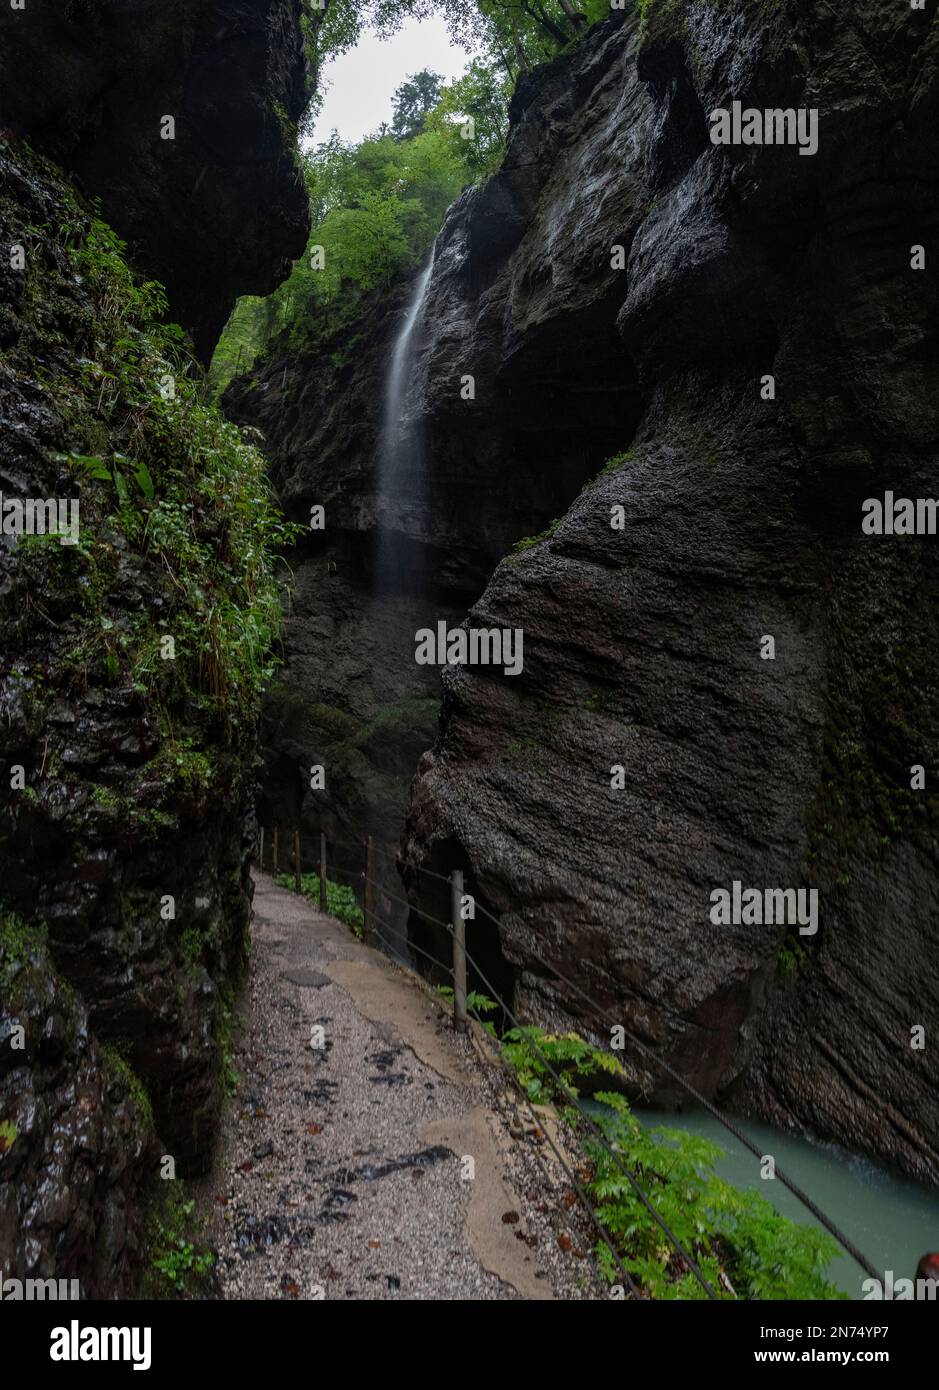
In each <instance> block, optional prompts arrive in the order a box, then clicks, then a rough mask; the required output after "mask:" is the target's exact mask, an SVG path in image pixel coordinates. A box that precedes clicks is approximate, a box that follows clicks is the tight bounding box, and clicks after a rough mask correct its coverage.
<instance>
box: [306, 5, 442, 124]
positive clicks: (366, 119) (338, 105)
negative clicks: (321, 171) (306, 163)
mask: <svg viewBox="0 0 939 1390" xmlns="http://www.w3.org/2000/svg"><path fill="white" fill-rule="evenodd" d="M468 61H469V58H468V55H467V54H466V53H464V52H463V50H462V49H461V48H454V46H453V45H452V44H451V42H450V40H449V38H448V37H447V28H446V25H445V23H444V21H443V19H442V18H440V17H439V16H436V15H435V16H434V17H433V18H432V19H421V20H417V19H412V20H408V21H407V23H405V24H403V25H402V26H401V29H400V30H399V32H398V33H397V34H395V35H394V37H393V38H390V39H384V40H380V39H378V38H376V36H375V35H374V34H373V33H372V32H371V31H369V32H367V33H365V34H363V36H362V38H361V39H360V41H359V42H358V43H357V44H356V46H355V48H353V49H352V50H351V51H350V52H349V53H343V54H341V55H340V56H339V57H338V58H334V59H333V61H332V62H331V63H330V64H329V65H328V66H327V68H326V70H325V73H324V86H325V88H326V99H325V101H324V102H323V108H322V111H321V112H320V115H319V118H318V120H317V122H316V126H315V129H314V132H313V142H312V143H313V144H319V142H320V141H321V140H325V139H326V138H327V137H328V135H329V132H330V131H331V130H333V129H334V128H335V129H337V130H338V131H339V134H340V135H341V136H342V138H343V140H353V141H358V140H362V139H364V137H365V136H366V135H370V134H371V133H372V132H373V131H375V130H377V129H378V127H379V126H380V125H381V123H382V121H387V122H388V124H389V125H390V124H391V114H392V113H391V98H392V95H393V93H394V91H395V89H396V88H397V87H400V85H401V83H402V82H403V81H404V79H405V78H406V77H408V76H409V75H410V74H411V73H413V72H420V71H421V69H422V68H430V69H431V70H432V71H433V72H439V73H442V74H443V76H444V78H445V79H446V80H447V81H448V82H449V81H451V80H452V79H453V78H454V77H460V76H462V74H463V71H464V69H465V67H466V64H467V62H468Z"/></svg>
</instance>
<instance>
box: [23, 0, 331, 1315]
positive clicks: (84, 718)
mask: <svg viewBox="0 0 939 1390" xmlns="http://www.w3.org/2000/svg"><path fill="white" fill-rule="evenodd" d="M183 9H185V15H183ZM222 10H224V11H225V13H224V16H223V17H222V18H220V17H219V16H220V15H221V12H222ZM170 11H172V13H171V12H170ZM210 11H211V12H212V13H211V14H210ZM2 15H3V18H2V21H0V27H2V33H0V52H2V59H0V61H2V63H3V64H4V65H5V71H4V76H3V86H2V93H3V95H2V101H0V104H2V108H3V121H2V122H0V125H3V127H4V130H5V138H4V139H3V140H2V141H0V245H2V247H3V256H2V257H0V492H2V494H3V496H4V497H5V498H11V497H19V498H23V497H26V498H50V497H53V498H55V497H57V498H70V499H73V500H74V499H76V498H77V499H79V500H80V505H81V521H80V535H79V540H78V543H77V544H76V545H74V546H71V545H69V546H63V545H61V544H60V543H59V541H58V539H57V538H55V537H52V538H46V539H45V540H44V539H43V538H42V537H39V538H37V539H36V540H31V539H30V538H28V537H25V538H20V539H17V538H15V537H14V536H12V535H9V534H4V535H3V536H2V538H0V539H2V542H3V544H2V546H0V621H2V625H3V631H4V635H5V640H4V644H3V653H2V658H0V713H2V717H0V784H2V787H3V793H2V798H0V855H2V863H3V882H2V885H0V957H2V959H0V1054H2V1061H0V1122H2V1123H3V1125H4V1126H5V1128H4V1129H3V1130H0V1136H2V1135H5V1136H6V1141H5V1144H4V1145H0V1269H2V1270H3V1272H4V1274H5V1275H7V1276H8V1277H20V1278H22V1277H35V1276H42V1277H53V1276H54V1277H57V1278H67V1277H73V1276H74V1277H78V1278H79V1279H80V1281H81V1285H82V1293H83V1296H116V1295H119V1294H121V1293H122V1292H127V1291H128V1289H130V1288H132V1287H133V1281H134V1279H135V1277H136V1272H137V1267H138V1263H139V1254H140V1225H141V1210H140V1199H141V1197H142V1195H143V1194H144V1190H145V1186H146V1184H148V1183H150V1182H152V1181H153V1180H154V1179H155V1178H156V1177H157V1175H158V1173H159V1172H160V1169H161V1166H162V1167H163V1168H164V1171H165V1164H164V1163H163V1157H164V1156H170V1157H172V1158H173V1160H174V1161H175V1164H176V1172H177V1175H178V1176H181V1177H183V1176H187V1175H191V1174H196V1173H200V1172H202V1171H204V1170H205V1168H206V1166H207V1164H208V1162H209V1160H210V1157H211V1146H212V1143H213V1139H214V1135H215V1130H216V1125H217V1118H218V1113H219V1107H220V1104H221V1091H222V1069H223V1056H224V1045H225V1037H226V1030H227V1028H228V1019H229V1008H230V1000H231V990H232V988H233V986H234V984H235V983H236V981H237V979H238V975H239V971H240V969H241V966H242V963H243V959H244V949H245V938H246V930H247V924H248V920H249V915H250V892H251V885H250V877H249V872H248V861H249V854H250V850H251V846H252V842H253V796H254V763H255V757H256V752H255V719H256V713H257V711H256V705H255V704H254V700H255V696H254V695H253V693H252V688H251V682H250V679H249V675H248V672H247V669H246V668H245V667H243V666H242V665H241V664H240V663H241V661H242V658H243V656H244V655H245V654H246V653H247V652H248V651H249V650H250V649H251V644H252V642H253V640H254V635H253V633H254V625H257V627H258V628H260V629H263V627H264V624H265V622H266V616H265V614H264V613H263V611H261V609H259V608H258V607H257V605H256V604H255V605H254V606H252V601H251V600H249V599H248V598H246V589H255V588H256V587H259V591H263V588H264V578H263V576H262V575H261V574H260V573H259V572H258V571H257V570H256V569H255V570H254V571H253V572H252V574H251V580H250V584H249V585H247V586H246V585H245V584H244V583H243V582H242V579H243V572H242V568H241V567H242V566H243V565H245V566H247V567H250V566H251V565H252V564H254V561H253V560H246V559H245V556H246V553H247V552H248V550H249V549H250V553H251V554H253V555H256V554H257V550H258V544H257V541H258V536H257V533H256V531H255V532H253V533H252V534H251V536H250V537H249V542H250V545H246V544H243V543H241V541H240V540H239V534H240V532H239V527H240V526H241V524H242V523H241V522H240V521H239V516H240V515H241V514H242V512H244V511H247V510H248V505H247V502H246V501H245V499H244V497H243V496H242V495H241V494H242V491H243V490H247V491H248V492H249V493H250V495H251V496H252V498H256V497H257V496H258V494H259V492H260V491H261V490H262V488H263V483H262V477H261V460H260V457H259V456H258V455H257V454H256V453H254V452H253V451H252V450H250V449H249V448H248V447H247V446H246V445H245V444H244V443H243V441H242V440H241V438H240V436H239V435H238V432H237V431H235V430H234V429H233V427H231V426H229V425H226V424H225V423H224V422H223V421H221V420H220V419H219V418H218V417H217V415H215V414H214V413H213V412H212V411H211V409H209V408H207V407H206V406H205V405H204V404H203V402H202V400H201V398H200V388H199V386H198V371H193V370H192V365H191V363H190V362H189V354H188V351H187V348H186V345H185V343H183V342H181V341H180V340H179V339H178V338H177V336H176V334H175V332H174V331H173V330H170V331H165V330H164V329H162V328H161V327H160V326H159V324H158V323H157V322H156V320H157V319H158V318H159V317H160V313H161V310H162V309H163V308H164V307H165V306H164V305H163V304H162V301H161V297H160V295H159V293H158V292H156V291H154V290H153V288H152V287H150V286H144V287H143V288H142V289H141V288H140V284H139V280H138V279H137V278H136V277H135V276H134V275H133V274H132V272H131V270H130V269H129V268H128V265H127V263H126V261H125V258H124V255H123V254H122V252H121V249H120V245H119V243H117V242H116V240H115V239H114V236H113V233H112V232H110V231H109V229H108V228H107V226H106V225H104V224H103V223H101V222H99V221H97V220H96V219H95V217H94V213H93V211H92V209H91V208H90V207H89V204H88V202H87V201H85V200H84V199H83V197H82V196H77V195H76V192H75V188H76V185H80V186H81V189H82V191H83V193H84V194H86V195H87V194H95V195H97V196H98V197H100V198H101V201H102V205H103V209H104V210H105V211H110V212H111V213H112V215H113V216H114V220H115V222H116V223H117V225H118V226H119V227H120V228H121V230H122V231H123V232H124V233H125V235H126V236H127V237H129V238H130V239H131V240H132V242H133V254H134V257H135V264H136V267H137V269H138V270H141V271H143V272H144V274H145V275H146V276H147V277H148V278H149V277H150V276H152V275H153V274H154V272H156V273H157V274H159V275H160V276H161V277H163V278H165V279H166V280H167V282H168V283H169V286H170V291H171V294H170V304H169V311H168V312H169V316H170V317H171V318H178V319H181V320H182V321H183V322H184V323H185V324H186V325H187V326H189V327H191V328H192V330H193V332H194V333H195V334H196V336H197V338H198V339H199V342H200V345H201V349H202V351H203V354H205V353H206V352H207V351H208V350H209V349H210V348H211V345H212V341H213V334H214V331H215V328H216V327H217V326H218V324H219V323H220V322H221V320H222V319H224V317H225V314H226V312H227V306H228V304H229V302H230V300H231V298H232V297H233V295H234V294H236V293H240V292H243V291H247V290H250V289H252V288H254V289H263V288H265V287H267V286H270V285H273V284H274V283H276V281H277V278H278V276H279V275H280V273H281V263H282V261H283V258H284V256H285V255H289V254H291V253H293V252H294V251H295V250H296V249H297V247H296V241H297V240H298V239H299V241H300V244H301V245H302V241H303V235H304V230H305V220H306V216H307V213H306V210H305V200H304V199H303V196H302V192H298V190H297V189H296V188H295V186H294V182H293V176H292V175H291V174H290V169H291V168H292V161H291V155H290V147H289V145H290V142H289V138H288V136H289V132H288V131H287V130H286V129H284V128H282V126H283V122H282V120H281V119H280V117H278V115H277V113H276V112H275V110H274V105H275V103H276V104H278V105H280V104H283V105H284V107H285V108H286V109H287V110H288V111H293V112H296V111H297V104H298V101H299V100H300V93H301V91H302V62H301V59H300V39H299V32H298V29H297V18H298V14H297V7H296V6H295V5H293V4H292V3H284V4H281V3H268V0H257V3H255V4H247V3H245V4H240V5H237V6H225V7H219V6H211V5H202V6H197V7H193V6H188V7H180V6H154V5H140V4H131V3H126V4H110V3H101V4H85V5H79V4H71V5H67V6H65V7H64V8H63V7H62V6H58V7H55V8H54V9H53V7H52V6H51V5H50V6H44V5H42V4H41V3H37V4H34V5H30V6H29V7H28V8H27V10H26V11H22V12H11V11H9V10H4V11H3V12H2ZM213 15H214V17H213ZM239 35H240V36H241V38H242V39H244V40H245V42H244V44H243V45H241V44H240V42H236V39H237V38H238V36H239ZM229 44H234V48H235V51H237V52H238V53H240V54H241V55H242V57H243V59H244V62H243V63H241V62H237V61H235V59H233V58H232V57H231V52H232V50H231V49H230V47H229ZM226 55H227V56H226ZM151 58H152V61H153V63H154V69H153V72H152V74H151V76H150V78H149V79H148V68H147V62H148V61H149V60H150V59H151ZM229 63H231V64H232V66H231V67H230V68H229V70H228V76H227V78H225V80H224V82H222V79H223V77H224V76H225V74H224V72H223V69H225V68H226V65H228V64H229ZM200 64H201V66H200ZM38 65H41V66H42V69H43V73H44V80H43V81H42V82H41V81H40V80H39V76H38V72H39V66H38ZM57 65H60V66H57ZM210 73H215V76H216V78H217V79H218V82H219V83H222V85H223V86H224V88H225V93H226V95H225V100H224V103H223V102H222V101H221V93H220V89H219V88H218V87H216V89H215V96H214V97H211V90H212V89H211V84H210V83H209V81H208V76H209V74H210ZM50 74H52V75H53V76H54V78H55V80H52V78H51V77H50ZM170 77H171V78H172V90H173V92H174V93H175V97H174V100H176V101H177V105H175V106H174V105H173V104H172V103H167V101H166V100H165V99H164V88H163V79H164V78H166V80H167V81H169V79H170ZM298 83H299V84H300V86H299V87H298V86H297V84H298ZM180 84H182V85H180ZM186 87H187V88H188V89H189V91H190V98H189V101H190V105H189V106H186V104H185V102H184V101H183V95H182V93H183V91H184V88H186ZM209 98H211V102H212V103H214V105H213V106H212V110H213V111H214V117H213V119H216V120H217V122H218V126H217V134H218V135H219V136H220V137H221V136H222V135H225V136H226V139H228V140H230V141H231V145H230V146H226V147H225V148H221V149H220V150H219V151H218V158H217V160H215V161H214V162H213V160H212V159H210V157H209V155H208V154H207V153H205V152H203V151H202V149H201V146H199V147H198V149H197V145H198V142H199V141H203V140H204V141H207V140H208V133H207V131H206V129H205V128H203V126H200V125H199V123H198V122H197V121H196V120H195V116H194V111H195V108H196V107H198V109H199V110H200V111H202V112H203V114H204V115H205V118H206V121H208V109H207V108H203V107H201V106H199V102H202V101H203V100H204V99H209ZM179 103H182V105H180V104H179ZM193 103H195V106H193ZM151 104H152V109H151ZM164 110H169V111H173V110H176V111H177V112H179V113H181V115H182V116H185V117H186V119H188V120H189V121H190V123H191V125H192V129H191V130H190V131H189V133H188V134H183V138H182V139H179V140H178V141H177V145H176V148H175V150H174V151H173V153H172V155H169V156H168V155H167V153H166V151H165V150H164V149H162V148H161V146H160V142H159V132H158V124H157V128H156V131H154V130H152V129H151V123H150V116H151V115H152V114H153V112H154V111H158V112H159V113H160V114H162V113H163V111H164ZM187 113H188V115H187ZM155 119H156V118H155ZM186 119H179V120H178V122H177V135H178V136H179V135H180V134H181V132H185V131H186ZM197 127H198V130H197V129H196V128H197ZM262 127H263V128H264V130H265V131H266V132H267V133H266V135H265V136H264V139H263V141H262V143H261V144H259V145H258V146H257V147H256V149H255V154H256V156H257V159H256V161H255V164H254V166H253V172H249V171H247V170H245V169H241V168H240V167H239V166H238V165H237V161H235V165H234V167H232V164H231V161H230V160H228V159H227V157H226V151H227V153H231V150H232V149H233V148H234V147H235V146H238V147H242V145H243V141H242V138H241V137H242V135H243V136H244V140H245V141H247V140H248V136H249V135H250V133H251V132H252V131H253V132H255V137H256V139H257V140H259V141H260V140H261V135H260V134H259V132H260V130H261V128H262ZM27 134H28V135H29V142H28V143H27V139H26V135H27ZM148 140H149V141H151V142H152V145H151V147H150V149H149V152H148V151H147V150H145V148H144V147H145V145H146V143H147V141H148ZM265 142H266V143H265ZM36 146H42V147H44V148H46V149H48V150H51V151H53V152H54V154H55V156H56V157H57V159H59V160H62V161H63V162H65V163H66V164H68V165H70V166H71V168H72V171H73V178H71V179H70V178H69V177H67V176H66V175H64V174H63V172H62V170H61V168H59V167H58V166H57V165H56V164H53V163H51V162H49V161H47V160H46V159H45V158H44V157H43V156H42V155H40V154H37V153H36V152H35V147H36ZM169 148H172V147H171V146H170V147H169ZM167 158H169V160H170V162H169V163H167V162H166V160H167ZM197 160H198V161H201V163H199V164H198V167H197V164H196V161H197ZM203 166H204V168H203ZM200 172H202V173H203V177H202V179H201V183H200V190H201V191H199V192H198V193H196V192H195V191H194V190H193V189H191V188H190V187H189V182H188V181H189V180H190V179H191V181H192V182H193V183H195V182H196V180H197V178H198V175H199V173H200ZM180 181H181V182H180ZM182 189H187V190H188V191H187V192H186V193H185V195H183V193H182V192H181V190H182ZM173 380H175V387H169V386H167V382H170V383H172V381H173ZM219 460H223V464H222V467H224V469H225V474H224V478H223V477H222V476H221V474H220V472H219V466H220V465H219ZM102 465H105V466H106V467H107V468H108V469H113V470H114V474H115V479H114V486H112V482H111V480H109V478H108V475H107V474H104V475H102V473H101V472H100V469H101V466H102ZM140 465H142V466H143V468H144V473H143V478H144V482H143V483H138V482H137V481H135V476H136V473H137V470H138V467H139V466H140ZM92 469H97V470H98V471H97V472H94V471H91V470H92ZM118 473H120V474H121V485H120V486H118V483H117V479H116V475H117V474H118ZM102 477H104V479H105V480H104V481H101V478H102ZM145 486H146V489H148V490H149V491H148V492H146V493H145V490H144V489H145ZM115 489H116V491H115ZM147 497H150V498H151V501H150V502H148V501H147ZM223 501H224V502H225V503H226V504H227V507H228V508H229V509H230V510H228V511H226V506H225V505H223ZM238 509H241V511H239V510H238ZM145 516H146V518H147V524H146V525H145V524H144V518H145ZM254 524H255V523H254V522H252V526H253V525H254ZM167 635H169V636H171V637H173V640H174V642H175V643H176V651H175V654H174V655H173V659H172V660H168V659H165V657H166V653H165V652H164V651H163V650H162V646H163V643H164V640H165V638H166V636H167ZM262 640H263V639H262ZM249 659H251V658H249ZM255 659H260V658H255ZM35 932H41V936H42V941H43V943H44V944H42V945H36V944H35V940H36V939H38V938H35V937H34V933H35ZM151 1109H152V1114H151Z"/></svg>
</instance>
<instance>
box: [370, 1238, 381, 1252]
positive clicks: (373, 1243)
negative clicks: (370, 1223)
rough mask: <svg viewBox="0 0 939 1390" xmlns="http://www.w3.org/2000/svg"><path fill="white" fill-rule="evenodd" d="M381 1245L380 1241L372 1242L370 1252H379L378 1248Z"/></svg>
mask: <svg viewBox="0 0 939 1390" xmlns="http://www.w3.org/2000/svg"><path fill="white" fill-rule="evenodd" d="M380 1245H381V1241H380V1240H370V1241H369V1243H368V1248H369V1250H377V1249H378V1247H379V1246H380Z"/></svg>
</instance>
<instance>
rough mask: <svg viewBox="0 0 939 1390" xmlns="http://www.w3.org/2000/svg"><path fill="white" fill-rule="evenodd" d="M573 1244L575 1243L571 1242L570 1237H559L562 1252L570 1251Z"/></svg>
mask: <svg viewBox="0 0 939 1390" xmlns="http://www.w3.org/2000/svg"><path fill="white" fill-rule="evenodd" d="M573 1244H574V1242H573V1241H572V1240H571V1238H570V1236H558V1245H559V1246H560V1247H561V1249H562V1250H570V1248H571V1246H572V1245H573Z"/></svg>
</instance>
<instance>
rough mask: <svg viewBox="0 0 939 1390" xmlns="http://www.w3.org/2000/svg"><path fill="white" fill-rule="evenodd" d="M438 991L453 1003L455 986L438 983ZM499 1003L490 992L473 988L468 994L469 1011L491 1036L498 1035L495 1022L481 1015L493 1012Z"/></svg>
mask: <svg viewBox="0 0 939 1390" xmlns="http://www.w3.org/2000/svg"><path fill="white" fill-rule="evenodd" d="M436 989H437V993H438V994H439V995H440V996H441V997H442V998H444V999H446V1000H447V1001H448V1002H449V1003H451V1004H452V1003H453V986H452V985H437V987H436ZM498 1007H499V1005H498V1004H497V1003H496V1001H495V1000H494V999H490V998H489V996H488V994H480V992H479V990H476V989H471V990H468V991H467V994H466V1008H467V1012H469V1013H471V1014H473V1015H474V1016H475V1018H476V1019H477V1021H478V1022H479V1023H481V1024H482V1026H483V1028H485V1030H486V1032H487V1033H488V1034H489V1036H490V1037H491V1038H494V1037H496V1036H497V1035H496V1028H495V1024H494V1023H491V1022H489V1020H488V1019H484V1018H482V1017H480V1015H482V1014H492V1013H495V1011H496V1010H497V1009H498Z"/></svg>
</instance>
